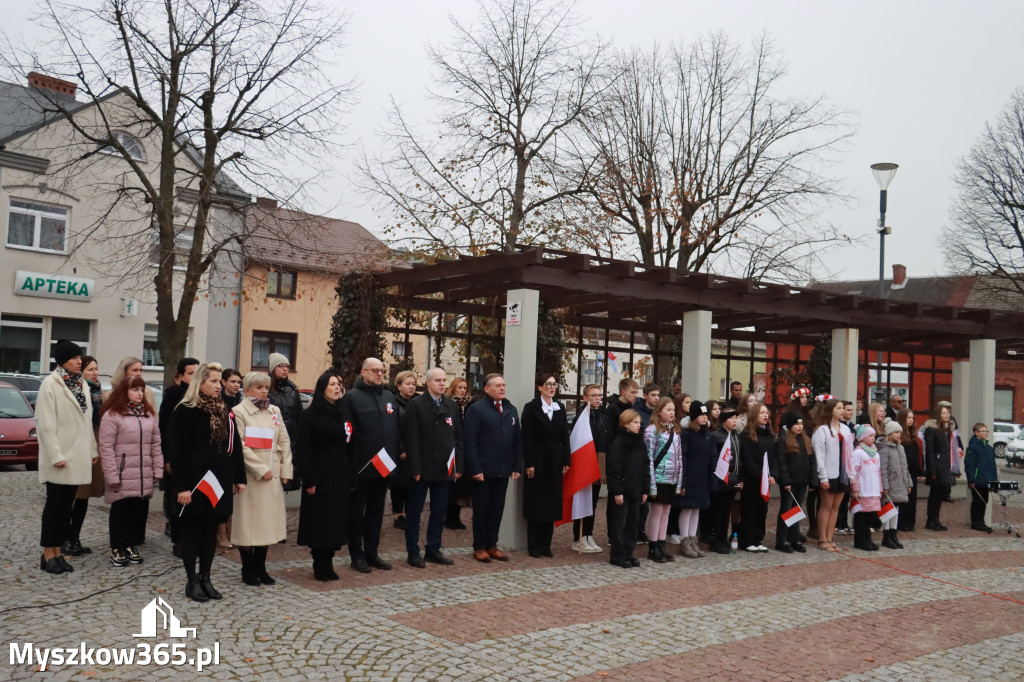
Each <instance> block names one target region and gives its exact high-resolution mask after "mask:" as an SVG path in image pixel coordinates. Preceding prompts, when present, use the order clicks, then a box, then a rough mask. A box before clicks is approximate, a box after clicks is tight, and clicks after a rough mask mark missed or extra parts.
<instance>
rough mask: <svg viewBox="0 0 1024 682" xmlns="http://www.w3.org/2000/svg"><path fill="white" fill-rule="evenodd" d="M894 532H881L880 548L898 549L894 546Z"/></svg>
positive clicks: (897, 546)
mask: <svg viewBox="0 0 1024 682" xmlns="http://www.w3.org/2000/svg"><path fill="white" fill-rule="evenodd" d="M895 535H896V531H894V530H883V531H882V547H887V548H889V549H899V545H897V544H896V538H895Z"/></svg>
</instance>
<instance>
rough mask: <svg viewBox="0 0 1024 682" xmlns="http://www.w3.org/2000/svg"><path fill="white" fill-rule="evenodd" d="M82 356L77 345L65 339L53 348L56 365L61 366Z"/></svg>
mask: <svg viewBox="0 0 1024 682" xmlns="http://www.w3.org/2000/svg"><path fill="white" fill-rule="evenodd" d="M82 355H85V354H84V353H83V352H82V348H81V347H80V346H79V345H78V344H77V343H74V342H73V341H67V340H66V339H61V340H59V341H57V345H55V346H54V347H53V359H54V360H56V362H57V364H58V365H63V364H64V363H65V362H67V361H68V360H70V359H72V358H77V357H81V356H82Z"/></svg>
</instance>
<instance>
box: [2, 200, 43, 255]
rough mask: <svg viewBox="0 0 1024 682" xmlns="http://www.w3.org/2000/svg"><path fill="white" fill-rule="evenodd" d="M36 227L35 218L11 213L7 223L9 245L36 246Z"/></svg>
mask: <svg viewBox="0 0 1024 682" xmlns="http://www.w3.org/2000/svg"><path fill="white" fill-rule="evenodd" d="M11 203H12V204H13V203H14V202H13V201H12V202H11ZM35 227H36V219H35V216H31V215H26V214H24V213H15V212H14V211H11V215H10V219H9V220H8V221H7V243H8V244H13V245H15V246H34V244H33V243H32V240H33V233H34V232H35Z"/></svg>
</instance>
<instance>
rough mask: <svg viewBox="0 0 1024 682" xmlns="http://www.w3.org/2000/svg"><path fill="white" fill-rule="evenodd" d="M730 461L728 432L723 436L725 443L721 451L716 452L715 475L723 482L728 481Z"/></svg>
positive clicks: (730, 442) (730, 452) (730, 439)
mask: <svg viewBox="0 0 1024 682" xmlns="http://www.w3.org/2000/svg"><path fill="white" fill-rule="evenodd" d="M730 462H732V438H731V437H730V436H729V434H726V436H725V444H724V445H723V446H722V451H721V452H720V453H718V464H717V465H715V476H718V477H719V478H720V479H722V481H724V482H725V483H728V482H729V463H730Z"/></svg>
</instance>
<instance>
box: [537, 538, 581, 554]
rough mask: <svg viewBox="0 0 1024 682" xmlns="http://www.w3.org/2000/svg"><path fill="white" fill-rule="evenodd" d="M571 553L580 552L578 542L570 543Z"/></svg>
mask: <svg viewBox="0 0 1024 682" xmlns="http://www.w3.org/2000/svg"><path fill="white" fill-rule="evenodd" d="M572 551H574V552H579V551H582V550H581V549H580V543H579V541H576V542H574V543H572ZM539 553H540V552H538V554H539Z"/></svg>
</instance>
